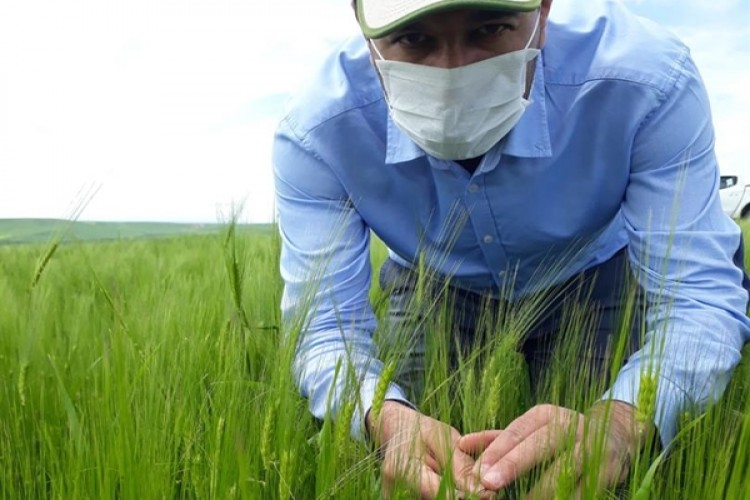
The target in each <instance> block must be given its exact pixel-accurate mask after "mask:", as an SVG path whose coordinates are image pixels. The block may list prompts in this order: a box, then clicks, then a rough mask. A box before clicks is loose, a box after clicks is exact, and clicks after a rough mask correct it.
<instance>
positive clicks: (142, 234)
mask: <svg viewBox="0 0 750 500" xmlns="http://www.w3.org/2000/svg"><path fill="white" fill-rule="evenodd" d="M225 227H226V225H224V224H180V223H170V222H88V221H76V222H71V221H67V220H60V219H0V245H3V244H11V243H45V242H48V241H50V240H51V239H52V238H54V237H55V236H56V235H59V234H61V233H64V236H63V238H62V241H63V242H72V241H97V240H117V239H133V238H158V237H165V236H181V235H189V234H210V233H216V232H218V231H221V230H222V229H223V228H225ZM239 227H240V228H242V229H243V230H253V231H261V232H270V231H273V227H274V226H273V225H272V224H240V225H239Z"/></svg>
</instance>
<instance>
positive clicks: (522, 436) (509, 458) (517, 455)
mask: <svg viewBox="0 0 750 500" xmlns="http://www.w3.org/2000/svg"><path fill="white" fill-rule="evenodd" d="M650 425H651V424H642V423H638V422H637V421H636V419H635V408H634V407H633V406H631V405H628V404H626V403H622V402H618V401H615V402H611V403H604V402H602V403H597V404H596V405H594V407H592V409H591V410H590V411H589V412H588V414H587V415H586V416H584V415H583V414H581V413H578V412H575V411H573V410H569V409H567V408H562V407H559V406H553V405H540V406H535V407H534V408H532V409H531V410H529V411H528V412H526V413H525V414H523V415H522V416H520V417H519V418H517V419H516V420H514V421H513V422H511V423H510V424H509V425H508V427H507V428H506V429H504V430H499V431H497V430H496V431H485V432H478V433H475V434H468V435H466V436H464V437H463V438H461V439H460V441H459V448H461V449H462V450H463V451H464V452H466V453H474V454H476V453H480V452H481V453H482V454H481V456H480V457H479V459H478V460H477V463H476V465H475V469H474V473H475V474H477V476H478V477H480V478H481V482H482V485H483V486H484V487H485V488H486V489H488V490H492V491H498V490H500V489H501V488H504V487H506V486H508V485H510V484H511V483H512V482H513V481H515V480H516V479H517V478H518V477H519V476H520V475H521V474H523V473H525V472H527V471H529V470H530V469H532V468H533V467H535V466H537V465H538V464H540V463H542V462H545V461H547V460H551V459H553V458H555V457H557V458H556V459H555V461H554V462H553V463H552V464H551V465H550V466H549V467H548V468H547V469H546V470H545V472H544V474H543V475H542V477H541V479H540V480H539V482H538V483H537V484H536V485H535V486H534V488H533V489H532V491H531V492H530V494H529V497H530V498H554V497H555V491H556V490H558V488H563V489H565V488H566V486H567V487H568V488H570V491H569V492H568V496H571V497H575V498H580V497H581V494H582V489H583V484H582V483H581V475H582V472H583V465H584V457H585V456H586V455H587V454H588V457H594V455H593V454H594V453H596V454H597V455H596V456H595V457H594V460H596V462H595V463H597V464H600V466H599V475H598V478H597V483H596V485H595V486H596V488H597V490H598V491H601V490H603V489H604V488H606V487H610V486H615V485H617V484H619V483H621V482H623V481H624V480H625V478H626V477H627V474H628V469H629V466H630V461H631V460H632V458H633V457H634V456H635V453H636V452H637V451H638V449H640V448H641V447H642V446H643V445H644V444H645V439H646V438H647V436H648V435H649V430H650V429H649V428H650ZM592 463H594V462H592ZM558 493H559V492H558Z"/></svg>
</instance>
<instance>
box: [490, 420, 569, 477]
mask: <svg viewBox="0 0 750 500" xmlns="http://www.w3.org/2000/svg"><path fill="white" fill-rule="evenodd" d="M566 442H568V443H570V444H571V445H572V444H574V443H575V436H570V435H569V433H568V431H567V430H566V431H562V432H561V429H560V428H559V427H557V426H554V425H548V426H546V427H542V428H541V429H538V430H536V431H535V432H533V433H532V434H531V435H530V436H528V437H527V438H526V439H524V440H523V441H521V443H519V444H518V446H516V447H515V448H513V449H512V450H510V451H509V452H508V453H506V454H505V455H504V456H503V457H502V458H501V459H500V460H498V461H497V462H496V463H495V464H494V465H492V466H490V467H489V468H487V469H483V470H482V471H481V480H482V485H483V486H484V487H485V488H488V489H491V490H499V489H500V488H504V487H506V486H508V485H509V484H511V483H512V482H514V481H515V480H516V479H517V478H518V476H520V475H521V474H524V473H526V472H528V471H530V470H531V469H533V468H534V467H535V466H536V465H537V464H540V463H542V462H544V461H546V460H549V459H551V458H552V457H554V456H555V455H556V454H557V453H558V451H559V450H560V449H561V448H562V447H563V446H564V445H565V444H566Z"/></svg>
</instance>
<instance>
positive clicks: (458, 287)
mask: <svg viewBox="0 0 750 500" xmlns="http://www.w3.org/2000/svg"><path fill="white" fill-rule="evenodd" d="M551 4H552V0H357V1H356V5H355V8H356V15H357V19H358V21H359V23H360V26H361V28H362V33H363V35H364V36H363V37H356V38H355V39H353V40H351V41H349V42H348V43H347V44H345V45H344V46H343V47H341V48H340V49H338V50H337V51H336V52H335V53H334V54H333V55H332V56H331V57H330V58H329V59H328V61H327V63H326V64H325V66H324V67H323V68H322V69H321V71H320V74H319V75H318V77H317V79H316V80H315V81H314V82H313V84H312V85H311V86H310V87H309V88H308V89H307V91H306V92H304V93H302V94H301V95H300V96H299V97H298V98H297V100H296V101H295V102H294V103H293V104H292V107H291V110H290V112H289V113H288V114H287V116H286V117H285V118H284V120H283V121H282V123H281V125H280V128H279V130H278V132H277V137H276V141H275V147H274V164H275V175H276V190H277V204H278V205H277V206H278V212H279V227H280V231H281V236H282V242H283V245H282V255H281V272H282V276H283V278H284V280H285V290H284V297H283V300H282V308H283V310H284V313H285V315H286V316H287V317H290V316H293V315H295V314H297V315H299V314H304V313H305V312H307V313H308V317H307V321H306V322H305V323H304V328H303V332H302V336H301V339H300V344H299V349H298V355H297V360H296V365H295V368H296V370H297V374H298V376H299V384H300V388H301V392H302V394H303V395H304V396H306V397H308V398H309V399H310V406H311V410H312V412H313V413H314V414H315V415H316V416H318V417H323V416H324V415H325V414H326V412H327V411H328V410H329V401H330V402H331V406H330V411H331V412H332V413H333V414H334V415H336V414H337V413H338V410H339V406H340V398H341V395H342V392H343V386H344V385H345V378H346V377H340V376H337V374H340V373H343V372H347V369H348V368H353V369H354V371H355V372H356V374H357V376H358V377H359V381H360V384H359V396H360V402H361V405H360V406H359V408H358V409H357V411H355V413H354V418H353V419H352V422H351V425H352V432H353V434H354V435H355V436H362V435H363V433H364V432H365V431H369V432H370V433H375V434H377V435H378V436H379V437H380V439H381V443H382V446H383V451H384V465H383V471H384V476H385V479H386V482H387V483H391V482H392V481H393V480H395V479H396V478H398V477H399V476H402V475H404V474H406V472H407V469H408V471H410V472H411V473H413V475H412V476H410V477H411V479H410V480H411V481H412V487H413V488H414V490H415V491H416V492H419V493H420V494H421V495H422V496H423V497H432V496H434V495H436V494H437V491H438V488H439V484H440V478H441V476H442V475H443V474H444V473H445V472H447V471H450V472H452V474H453V477H455V478H456V482H457V485H458V487H459V488H460V489H461V490H462V491H463V492H482V491H484V492H493V491H497V490H499V489H501V488H503V487H505V486H507V485H508V484H510V483H512V482H513V481H514V480H515V479H516V478H517V477H518V476H519V475H520V474H522V473H524V472H525V471H528V470H529V469H531V468H532V467H534V466H535V465H537V464H539V463H541V462H543V461H545V460H548V459H550V458H552V457H554V456H555V455H556V454H558V453H561V452H562V450H561V449H559V448H560V447H558V446H555V443H556V441H555V436H556V435H558V434H559V435H563V434H564V435H567V434H568V433H570V432H571V429H573V433H574V434H575V435H576V439H578V440H580V439H583V438H582V437H581V436H582V434H583V433H582V432H576V431H580V430H582V429H583V428H584V427H585V426H586V424H589V425H591V426H594V427H598V426H600V425H601V426H602V428H603V429H604V433H605V438H604V448H605V450H606V455H605V458H604V459H603V460H604V462H605V463H604V466H603V467H602V472H601V482H602V485H614V484H616V483H618V482H619V481H622V480H623V478H624V475H625V472H626V471H625V469H626V465H627V462H628V460H629V459H630V458H631V457H632V456H634V454H635V453H636V452H637V450H638V449H639V448H640V447H642V446H644V444H645V441H646V440H647V439H648V438H647V436H648V435H649V434H650V431H651V429H650V426H651V422H643V421H641V420H639V419H637V418H636V410H637V408H636V406H637V404H638V401H639V393H640V392H641V391H640V384H641V380H642V375H643V373H644V372H648V376H649V377H653V380H655V381H656V383H657V387H658V392H657V396H656V408H655V410H654V411H653V412H651V414H652V416H653V424H655V427H656V429H657V430H658V435H659V436H660V438H661V441H662V443H664V444H667V443H669V442H670V441H671V440H672V438H673V437H674V435H675V432H676V431H675V429H676V419H677V416H678V415H679V414H680V413H681V412H682V411H684V410H687V409H692V408H699V409H700V408H703V407H705V405H706V404H708V403H710V402H711V401H714V400H716V399H717V398H718V397H719V396H720V394H721V393H722V391H723V390H724V388H725V386H726V383H727V380H728V378H729V376H730V374H731V371H732V370H733V368H734V366H735V365H736V364H737V363H738V361H739V358H740V349H741V348H742V346H743V344H744V343H745V342H746V341H747V340H748V338H749V336H750V333H749V332H750V322H748V319H747V317H746V316H745V314H744V313H745V311H746V309H747V304H748V293H747V291H746V290H745V289H744V288H743V276H744V274H743V270H742V269H741V264H740V262H741V261H740V260H738V259H737V257H739V256H741V235H740V231H739V228H738V227H737V226H736V225H735V224H734V223H733V222H732V221H731V220H729V219H728V218H727V217H726V216H725V215H724V214H723V213H722V211H721V206H720V203H719V199H718V192H717V183H718V169H717V165H716V159H715V156H714V151H713V143H714V133H713V128H712V124H711V118H710V111H709V104H708V100H707V97H706V94H705V91H704V89H703V86H702V83H701V81H700V77H699V75H698V72H697V70H696V68H695V66H694V64H693V62H692V61H691V59H690V57H689V53H688V50H687V49H686V48H685V47H684V46H683V45H682V44H681V43H680V42H679V41H677V40H676V39H675V38H674V37H673V36H672V35H670V34H668V33H666V32H664V31H663V30H661V29H659V28H658V27H657V26H654V25H653V24H652V23H649V22H647V21H645V20H642V19H639V18H637V17H635V16H633V15H632V14H630V13H629V12H628V11H626V10H625V9H624V7H623V6H622V5H621V4H619V3H617V2H611V1H602V0H597V1H591V0H572V1H571V2H568V4H567V5H566V6H565V7H566V14H565V15H560V16H559V17H558V18H557V19H556V20H555V21H554V22H553V21H552V20H551V19H550V17H549V14H550V10H551V7H552V5H551ZM370 230H372V231H373V232H374V233H375V234H377V235H378V236H379V237H380V238H381V239H382V240H383V241H384V242H385V244H386V245H387V246H388V248H389V260H388V261H387V262H386V264H385V269H384V270H383V273H382V276H381V279H382V281H383V282H384V284H385V285H388V286H390V287H392V288H396V289H398V293H402V292H404V290H405V291H406V293H407V294H408V293H413V289H412V290H411V292H410V287H409V286H406V285H404V284H408V283H410V282H413V279H414V276H415V275H417V274H418V273H419V272H420V270H424V269H429V272H430V273H431V274H432V275H435V276H437V277H438V280H445V282H449V283H450V287H451V289H452V290H453V292H454V297H459V299H457V300H459V301H461V302H462V305H461V306H460V308H459V309H460V310H461V311H460V312H461V313H462V314H466V311H467V310H469V311H471V310H475V309H476V307H475V306H476V304H478V303H480V302H481V301H483V300H485V299H486V298H489V300H491V301H495V302H494V303H495V304H497V303H498V302H497V301H498V300H499V298H498V297H499V296H500V295H501V292H502V291H504V290H507V287H508V285H509V282H510V280H511V277H512V281H513V290H512V292H511V293H510V296H509V298H508V299H509V300H510V301H518V300H523V299H524V298H525V297H529V296H534V295H535V294H538V293H540V292H542V291H544V290H554V289H556V287H562V286H564V285H565V284H566V283H570V282H572V281H575V280H577V279H586V280H588V279H589V277H590V276H591V275H595V274H598V275H599V276H601V275H602V274H604V275H607V276H610V275H611V276H615V275H616V274H617V272H616V271H615V270H616V269H622V268H623V266H626V267H627V266H629V268H630V269H631V271H632V273H633V274H634V275H635V276H636V278H637V280H638V283H639V285H640V288H641V289H642V295H643V298H644V300H646V302H647V304H648V307H647V310H646V318H645V323H646V332H645V334H646V335H645V338H644V340H643V342H642V343H640V342H639V343H640V345H639V346H638V347H639V350H638V351H637V352H636V353H634V354H633V355H632V356H631V357H630V358H629V359H628V360H627V363H626V364H625V365H624V366H623V367H622V369H621V370H620V371H619V373H618V375H617V377H616V378H615V380H614V381H612V384H611V386H610V389H609V391H607V392H606V393H605V394H603V395H602V403H600V404H595V405H594V407H592V409H591V410H590V411H589V412H587V413H586V415H581V414H578V413H576V412H574V411H572V410H569V409H566V408H561V407H557V406H552V405H541V406H537V407H534V408H532V409H531V410H530V411H529V412H527V413H526V414H524V415H522V416H520V417H518V419H516V420H515V421H513V422H512V423H511V424H510V425H509V426H508V427H507V428H506V429H504V430H503V431H491V430H488V432H486V433H480V434H473V435H468V436H464V437H461V436H460V434H459V433H458V431H457V430H456V429H454V428H452V427H450V426H449V425H448V423H442V422H438V421H437V420H434V419H432V418H430V417H428V416H426V415H422V414H420V413H419V412H418V410H417V409H416V408H415V407H414V405H413V404H412V403H410V401H409V399H408V398H407V395H406V393H405V392H404V390H403V388H402V387H401V386H399V385H398V384H392V385H390V386H389V387H388V389H387V391H386V393H385V399H386V402H385V404H384V405H383V407H382V409H379V410H378V411H377V412H376V413H377V414H376V415H372V414H371V413H370V409H371V407H372V403H373V397H374V393H375V388H376V385H377V382H378V380H379V378H380V375H381V372H382V370H383V366H382V364H381V363H380V362H379V361H377V360H374V359H373V353H374V348H373V344H372V338H371V336H372V332H373V330H374V329H375V319H374V315H373V313H372V310H371V308H370V304H369V301H368V289H369V284H370V277H371V270H370V264H369V252H368V250H369V234H370ZM550 262H558V263H559V262H562V263H563V264H561V265H559V267H558V268H557V272H555V273H548V272H545V269H546V268H547V266H549V263H550ZM511 271H512V272H511ZM608 273H609V274H608ZM581 277H583V278H581ZM410 280H411V281H410ZM608 283H609V287H607V284H608ZM617 283H621V282H615V283H613V282H610V281H609V280H601V281H600V282H599V284H595V285H594V286H595V287H599V289H600V290H599V291H596V292H595V294H599V295H600V296H601V297H598V296H597V297H598V298H600V299H601V301H602V303H604V302H606V301H608V300H610V299H611V298H612V297H614V296H615V295H617V293H619V292H618V288H619V287H620V285H619V284H617ZM595 298H596V297H595ZM396 299H399V297H398V296H396ZM467 304H468V305H467ZM391 308H392V311H393V309H394V308H398V300H394V298H393V297H392V299H391ZM472 308H474V309H472ZM619 310H620V305H617V307H614V308H613V309H612V311H614V312H612V311H610V312H609V313H608V314H609V315H610V316H613V315H615V314H616V313H617V312H618V311H619ZM397 312H398V311H397ZM471 315H472V313H471V312H469V313H468V316H471ZM395 316H396V317H398V314H396V315H395ZM605 316H606V314H605ZM474 319H475V318H471V317H469V318H468V321H469V325H468V326H466V325H462V326H460V327H459V330H461V332H460V334H461V335H462V336H463V335H468V336H471V335H472V332H471V330H472V329H475V328H476V324H475V323H472V321H474ZM605 319H606V318H605ZM610 320H611V318H610ZM544 321H546V320H544ZM608 321H609V320H608ZM541 328H542V327H541V326H538V329H539V331H541ZM602 328H603V327H602ZM602 328H600V329H598V330H596V331H594V332H592V333H591V335H592V336H593V338H592V344H593V345H594V346H597V345H599V344H600V343H602V345H605V344H606V343H607V342H608V341H609V338H608V334H607V333H606V332H604V333H602V331H600V330H602ZM609 328H611V325H610V326H609ZM464 330H466V331H464ZM415 334H416V335H421V334H422V332H415ZM537 334H538V335H542V334H541V333H539V332H532V333H531V335H530V336H531V337H534V336H535V335H537ZM531 340H533V338H532V339H531ZM419 342H420V340H419V339H417V341H416V345H417V346H418V345H419ZM524 353H525V354H527V358H529V363H530V365H531V364H532V360H531V358H530V355H529V354H528V353H526V352H524ZM414 366H417V368H418V364H417V365H414ZM654 367H658V368H655V369H654ZM540 369H544V363H542V364H541V368H540ZM648 370H651V371H648ZM533 371H534V368H532V372H533ZM533 377H534V373H532V378H533ZM647 379H648V378H647ZM406 383H408V381H406V382H405V383H404V384H402V385H405V384H406ZM651 389H652V390H653V388H651ZM501 398H502V396H501ZM604 402H610V403H611V404H605V403H604ZM363 427H364V428H366V429H363ZM399 433H400V435H399V439H395V436H396V435H397V434H399ZM407 442H408V443H409V444H408V445H405V444H404V443H407ZM585 446H587V444H586V443H585V442H581V443H579V444H576V445H575V446H574V447H573V450H572V451H571V453H573V454H574V460H575V461H576V462H574V463H578V464H579V465H580V460H581V455H582V454H583V449H584V448H585ZM446 450H447V451H446ZM472 452H477V453H480V456H479V458H478V459H477V461H476V462H475V460H474V458H473V455H472ZM573 469H574V474H576V475H578V474H580V466H576V467H573ZM550 470H551V472H550V474H552V475H553V476H550V477H554V474H558V473H560V467H559V466H553V467H551V469H550ZM551 484H553V481H551V480H550V481H545V480H543V481H541V482H540V484H539V485H538V488H539V490H536V492H538V493H541V494H542V495H546V494H549V493H550V490H549V488H550V485H551Z"/></svg>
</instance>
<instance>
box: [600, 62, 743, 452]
mask: <svg viewBox="0 0 750 500" xmlns="http://www.w3.org/2000/svg"><path fill="white" fill-rule="evenodd" d="M675 66H676V68H675V70H674V84H673V86H672V88H671V89H668V91H667V92H665V93H664V95H662V96H661V102H660V104H659V106H658V107H657V108H656V109H654V110H653V111H652V112H651V113H650V114H649V115H648V116H647V117H645V119H644V121H643V123H642V124H641V127H640V129H639V131H638V132H637V134H636V137H635V141H634V146H633V152H632V165H631V176H630V185H629V187H628V190H627V193H626V198H625V201H624V203H623V207H622V214H623V216H624V220H625V225H626V229H627V231H628V235H629V254H630V259H631V262H632V263H633V270H634V273H635V274H636V276H637V278H638V281H639V283H640V285H641V286H642V287H643V288H644V290H645V291H646V294H647V299H648V300H647V303H648V309H647V317H646V329H647V332H646V338H645V343H644V345H643V346H642V348H641V349H640V350H639V351H638V352H637V353H636V354H635V355H633V356H632V357H631V358H630V360H629V361H628V363H627V365H626V366H625V367H624V368H623V369H622V370H621V372H620V374H619V375H618V377H617V379H616V381H615V383H614V385H613V387H612V388H611V390H610V391H609V392H608V393H607V394H606V395H605V397H611V398H613V399H615V400H621V401H625V402H628V403H630V404H633V405H639V404H640V405H641V406H643V405H644V403H646V404H647V405H648V402H646V401H644V398H643V395H642V394H641V401H639V394H640V393H641V384H642V381H644V380H647V379H648V377H653V378H652V379H651V383H652V382H656V385H657V391H656V400H655V401H654V403H655V412H654V414H653V416H654V423H655V424H656V426H657V427H658V429H659V432H660V435H661V439H662V442H663V443H664V444H665V445H666V444H668V443H669V442H670V441H671V440H672V438H673V437H674V435H675V432H676V421H677V417H678V415H679V414H680V413H681V412H683V411H686V410H690V411H695V410H697V411H702V410H703V409H704V408H705V406H706V405H707V404H709V403H711V402H713V401H715V400H717V399H718V398H719V397H720V396H721V394H722V393H723V391H724V389H725V388H726V385H727V382H728V381H729V378H730V376H731V373H732V370H733V369H734V367H735V366H736V365H737V363H738V362H739V360H740V349H741V348H742V346H743V344H744V343H745V342H747V341H748V339H750V322H749V321H748V318H747V316H746V315H745V312H746V310H747V304H748V295H747V292H746V291H745V290H744V289H743V288H742V278H743V274H742V270H741V269H739V268H738V267H737V266H736V265H735V264H734V262H733V257H734V255H735V253H736V252H737V250H738V248H739V245H740V238H741V234H740V229H739V228H738V227H737V225H736V224H735V223H734V222H733V221H731V220H730V219H729V218H728V217H727V216H726V215H725V214H724V213H723V212H722V209H721V204H720V200H719V196H718V189H717V186H718V179H719V171H718V166H717V162H716V157H715V155H714V131H713V126H712V123H711V112H710V107H709V103H708V97H707V95H706V92H705V89H704V87H703V84H702V82H701V80H700V76H699V74H698V71H697V69H696V68H695V65H694V63H693V61H692V60H691V59H690V58H689V56H688V54H687V49H686V51H685V54H684V58H683V59H682V60H680V61H676V62H675ZM641 410H644V408H641Z"/></svg>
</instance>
